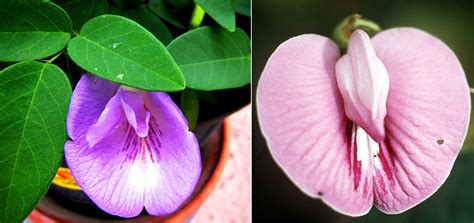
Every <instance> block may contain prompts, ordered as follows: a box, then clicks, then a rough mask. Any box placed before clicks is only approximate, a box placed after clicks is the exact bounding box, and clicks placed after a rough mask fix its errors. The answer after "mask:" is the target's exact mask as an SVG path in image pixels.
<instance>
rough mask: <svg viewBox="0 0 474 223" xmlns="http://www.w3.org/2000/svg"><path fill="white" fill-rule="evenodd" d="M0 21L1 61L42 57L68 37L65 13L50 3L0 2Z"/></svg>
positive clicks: (64, 41)
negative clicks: (0, 4) (0, 3)
mask: <svg viewBox="0 0 474 223" xmlns="http://www.w3.org/2000/svg"><path fill="white" fill-rule="evenodd" d="M0 21H1V22H0V61H21V60H36V59H40V58H45V57H48V56H51V55H53V54H55V53H57V52H58V51H60V50H61V49H63V48H64V47H65V46H66V44H67V42H68V41H69V39H70V38H71V35H70V33H69V32H70V31H71V20H70V19H69V17H68V15H67V14H66V12H65V11H64V10H63V9H61V8H60V7H59V6H57V5H55V4H53V3H49V2H44V3H43V2H30V3H28V4H27V3H24V4H23V3H20V2H15V1H10V3H8V4H5V3H2V6H1V7H0Z"/></svg>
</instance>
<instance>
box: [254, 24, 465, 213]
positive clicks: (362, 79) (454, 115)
mask: <svg viewBox="0 0 474 223" xmlns="http://www.w3.org/2000/svg"><path fill="white" fill-rule="evenodd" d="M257 109H258V115H259V120H260V125H261V128H262V132H263V134H264V136H265V138H266V140H267V142H268V146H269V148H270V151H271V152H272V155H273V157H274V158H275V160H276V161H277V163H278V164H279V165H280V167H281V168H282V169H283V170H284V171H285V173H286V174H287V175H288V176H289V177H290V179H291V180H292V181H293V182H294V183H295V184H296V185H297V186H298V187H299V188H300V189H301V190H303V191H304V192H305V193H307V194H308V195H309V196H312V197H315V198H320V199H322V200H323V201H324V202H325V203H327V204H328V205H329V206H331V207H332V208H333V209H335V210H337V211H339V212H341V213H344V214H347V215H351V216H360V215H364V214H366V213H367V212H369V210H370V209H371V207H372V205H375V206H376V207H377V208H378V209H379V210H381V211H382V212H384V213H388V214H396V213H400V212H403V211H406V210H407V209H409V208H411V207H413V206H415V205H417V204H418V203H420V202H422V201H423V200H425V199H426V198H428V197H429V196H431V195H432V194H433V193H434V192H435V191H436V190H438V188H439V187H440V186H441V185H442V183H443V182H444V181H445V180H446V178H447V177H448V175H449V173H450V171H451V169H452V167H453V164H454V161H455V159H456V156H457V155H458V153H459V150H460V148H461V145H462V143H463V141H464V138H465V136H466V133H467V127H468V123H469V113H470V95H469V88H468V85H467V81H466V77H465V75H464V71H463V69H462V67H461V65H460V63H459V61H458V59H457V58H456V56H455V55H454V53H453V52H452V51H451V50H450V49H449V48H448V47H447V46H446V45H445V44H444V43H443V42H441V41H440V40H439V39H437V38H435V37H433V36H432V35H430V34H428V33H426V32H423V31H420V30H418V29H414V28H394V29H389V30H386V31H383V32H380V33H379V34H377V35H376V36H375V37H373V38H372V39H369V37H368V35H367V34H365V33H364V32H363V31H361V30H356V31H355V32H354V33H353V34H352V36H351V38H350V40H349V45H348V53H347V54H346V55H344V56H343V57H341V58H340V54H339V49H338V47H337V45H336V44H335V43H334V42H333V41H332V40H330V39H328V38H326V37H323V36H319V35H315V34H306V35H301V36H297V37H294V38H291V39H289V40H288V41H286V42H284V43H282V44H281V45H280V46H279V47H278V48H277V49H276V51H275V52H274V53H273V54H272V56H271V57H270V59H269V60H268V62H267V64H266V67H265V69H264V71H263V73H262V76H261V79H260V81H259V85H258V88H257Z"/></svg>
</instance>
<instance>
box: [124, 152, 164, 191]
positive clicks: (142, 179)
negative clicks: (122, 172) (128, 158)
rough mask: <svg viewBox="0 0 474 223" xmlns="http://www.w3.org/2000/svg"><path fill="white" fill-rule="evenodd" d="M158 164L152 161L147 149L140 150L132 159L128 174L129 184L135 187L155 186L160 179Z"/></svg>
mask: <svg viewBox="0 0 474 223" xmlns="http://www.w3.org/2000/svg"><path fill="white" fill-rule="evenodd" d="M161 172H162V171H160V166H159V164H158V163H154V162H153V161H152V160H151V158H150V154H149V152H148V150H142V151H140V153H139V154H138V156H137V158H136V159H135V160H134V161H133V164H132V167H131V168H130V172H129V175H128V180H129V181H130V184H131V185H132V186H135V187H143V188H151V187H155V186H156V185H157V184H158V183H159V182H160V181H161V180H162V176H161Z"/></svg>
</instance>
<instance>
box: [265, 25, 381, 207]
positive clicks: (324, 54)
mask: <svg viewBox="0 0 474 223" xmlns="http://www.w3.org/2000/svg"><path fill="white" fill-rule="evenodd" d="M338 58H339V49H338V47H337V46H336V44H335V43H334V42H332V41H331V40H329V39H328V38H326V37H322V36H319V35H313V34H307V35H301V36H297V37H294V38H291V39H289V40H287V41H286V42H284V43H282V44H281V45H280V46H279V47H278V49H277V50H276V51H275V52H274V53H273V54H272V56H271V57H270V59H269V60H268V62H267V65H266V67H265V69H264V71H263V73H262V76H261V78H260V81H259V84H258V87H257V109H258V115H259V120H260V126H261V128H262V131H263V134H264V136H265V138H266V139H267V142H268V145H269V148H270V151H271V152H272V155H273V157H274V158H275V160H276V161H277V163H278V164H279V165H280V167H281V168H282V169H283V170H284V171H285V173H286V174H287V175H288V177H289V178H290V179H291V180H292V181H293V182H294V183H295V184H296V185H297V186H298V187H300V189H301V190H302V191H304V192H305V193H307V194H308V195H309V196H312V197H315V198H321V199H322V200H323V201H324V202H325V203H327V204H328V205H330V206H331V207H332V208H334V209H335V210H337V211H339V212H342V213H345V214H347V215H353V216H359V215H363V214H365V213H367V212H368V211H369V210H370V208H371V207H372V204H373V193H372V177H371V176H370V175H369V174H370V168H369V167H370V162H369V161H370V159H369V152H368V150H369V144H368V142H369V141H368V138H367V135H366V134H365V133H364V131H363V130H362V129H360V128H357V127H356V126H355V125H353V124H352V122H351V121H350V120H349V119H348V118H347V117H346V115H345V112H344V107H343V100H342V97H341V94H340V91H339V89H338V87H337V84H336V76H335V73H334V72H335V71H334V70H335V64H336V60H337V59H338ZM358 129H360V130H358ZM356 130H358V132H360V134H358V135H357V137H358V138H360V140H358V141H365V145H364V143H362V142H358V144H360V145H358V146H357V147H356V146H355V145H354V141H355V140H356V138H357V137H356Z"/></svg>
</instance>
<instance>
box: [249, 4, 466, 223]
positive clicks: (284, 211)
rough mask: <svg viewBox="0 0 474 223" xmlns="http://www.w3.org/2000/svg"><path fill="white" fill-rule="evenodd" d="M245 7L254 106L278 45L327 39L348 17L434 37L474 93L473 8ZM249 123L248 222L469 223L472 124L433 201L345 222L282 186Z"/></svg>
mask: <svg viewBox="0 0 474 223" xmlns="http://www.w3.org/2000/svg"><path fill="white" fill-rule="evenodd" d="M252 7H253V9H252V13H253V14H252V16H253V18H252V41H253V43H252V46H253V47H252V55H253V59H252V60H253V68H252V71H253V77H252V78H253V86H252V90H253V97H254V99H255V89H256V87H257V83H258V79H259V78H260V74H261V72H262V70H263V68H264V66H265V63H266V61H267V59H268V58H269V57H270V55H271V53H272V52H273V51H274V50H275V49H276V47H277V46H278V45H279V44H280V43H282V42H284V41H286V40H287V39H289V38H291V37H293V36H296V35H300V34H304V33H316V34H320V35H324V36H329V37H330V36H331V34H332V31H333V29H334V27H335V26H336V25H337V24H338V23H339V22H340V21H341V20H342V19H343V18H344V17H346V16H349V15H351V14H354V13H359V14H361V15H362V16H364V17H365V18H368V19H371V20H373V21H375V22H377V23H378V24H379V25H380V26H381V27H382V28H383V29H386V28H391V27H402V26H409V27H416V28H419V29H423V30H425V31H428V32H429V33H431V34H433V35H435V36H436V37H438V38H439V39H441V40H442V41H444V42H445V43H446V44H447V45H448V46H449V47H450V48H451V49H452V50H453V51H454V52H455V53H456V55H457V56H458V58H459V60H460V61H461V64H462V66H463V68H464V71H465V72H466V75H467V79H468V81H469V85H470V86H473V87H474V1H469V0H465V1H436V0H434V1H428V0H425V1H402V0H394V1H383V0H378V1H377V0H373V1H341V0H336V1H318V0H292V1H288V0H253V2H252ZM253 106H254V108H255V103H254V104H253ZM473 119H474V117H473V113H471V122H472V120H473ZM253 120H254V121H253V126H252V128H253V154H252V155H253V158H252V159H253V163H252V165H253V167H252V169H253V175H252V178H253V190H252V193H253V212H252V213H253V220H254V222H408V223H411V222H430V223H431V222H443V223H445V222H446V223H448V222H449V223H458V222H459V223H462V222H466V223H472V222H474V124H472V123H471V124H470V128H469V132H468V135H467V138H466V141H465V143H464V147H463V149H462V152H461V154H460V156H459V157H458V159H457V161H456V163H455V165H454V168H453V170H452V173H451V175H450V177H449V178H448V180H447V181H446V183H445V184H444V185H443V186H442V187H441V189H440V190H439V191H438V192H436V193H435V194H434V195H433V196H432V197H430V198H429V199H427V200H426V201H425V202H423V203H421V204H420V205H418V206H416V207H415V208H413V209H411V210H409V211H407V212H405V213H403V214H400V215H391V216H389V215H385V214H382V213H381V212H379V211H378V210H377V209H376V208H373V209H372V210H371V211H370V213H369V214H368V215H367V216H364V217H361V218H350V217H346V216H343V215H340V214H338V213H336V212H334V211H332V209H330V208H329V207H327V206H326V205H324V204H323V203H322V202H321V201H320V200H317V199H311V198H309V197H307V196H306V195H304V194H303V193H302V192H301V191H299V189H298V188H297V187H296V186H294V185H293V183H292V182H290V181H289V179H288V178H287V177H286V175H285V174H284V173H283V171H281V169H280V168H279V167H278V166H277V165H276V164H275V162H274V161H273V159H272V158H271V156H270V153H269V151H268V149H267V147H266V142H265V141H264V139H263V137H262V135H261V132H260V128H259V126H258V117H257V116H256V112H255V109H254V110H253Z"/></svg>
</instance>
